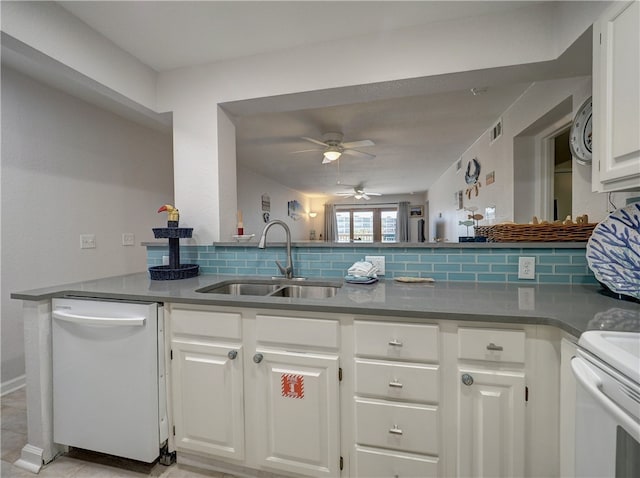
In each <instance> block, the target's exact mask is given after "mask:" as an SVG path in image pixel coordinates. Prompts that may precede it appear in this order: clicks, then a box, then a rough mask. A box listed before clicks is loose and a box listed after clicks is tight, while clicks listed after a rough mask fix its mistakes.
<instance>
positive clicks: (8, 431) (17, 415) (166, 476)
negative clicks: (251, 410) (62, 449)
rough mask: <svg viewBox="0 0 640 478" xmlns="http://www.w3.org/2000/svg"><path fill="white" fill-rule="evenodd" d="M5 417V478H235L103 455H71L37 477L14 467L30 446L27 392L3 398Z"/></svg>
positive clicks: (2, 473)
mask: <svg viewBox="0 0 640 478" xmlns="http://www.w3.org/2000/svg"><path fill="white" fill-rule="evenodd" d="M0 403H1V404H2V415H1V418H0V423H1V430H0V433H1V434H2V468H1V469H0V477H2V478H14V477H15V478H36V477H47V478H49V477H54V478H114V477H124V478H129V477H138V478H142V477H145V476H151V477H157V478H204V477H208V478H211V477H214V478H233V477H232V476H231V475H226V474H223V473H215V472H207V471H203V470H196V469H194V468H191V467H188V466H184V465H179V464H174V465H172V466H169V467H167V466H163V465H160V464H156V465H149V466H146V465H144V464H138V463H130V462H128V460H120V459H117V458H116V459H114V458H113V457H105V456H104V455H92V454H90V453H82V452H78V451H72V452H71V453H69V454H67V455H64V456H61V457H59V458H57V459H56V460H54V461H53V462H51V463H49V464H48V465H46V466H45V467H44V468H43V469H42V470H40V473H39V474H38V475H34V474H32V473H30V472H28V471H25V470H22V469H21V468H17V467H15V466H13V462H14V461H16V460H17V459H18V458H20V451H21V450H22V447H23V446H24V445H25V444H26V443H27V405H26V394H25V389H24V388H22V389H20V390H17V391H15V392H11V393H8V394H6V395H4V396H3V397H1V398H0Z"/></svg>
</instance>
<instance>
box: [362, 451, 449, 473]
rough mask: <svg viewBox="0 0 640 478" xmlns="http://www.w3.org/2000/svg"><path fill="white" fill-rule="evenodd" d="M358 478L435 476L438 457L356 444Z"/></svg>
mask: <svg viewBox="0 0 640 478" xmlns="http://www.w3.org/2000/svg"><path fill="white" fill-rule="evenodd" d="M355 460H356V466H355V469H356V476H357V477H358V478H378V477H379V478H392V477H398V478H431V477H433V478H436V477H438V476H440V474H439V473H438V458H437V457H427V456H418V455H411V454H409V453H402V452H396V451H391V450H375V449H372V448H364V447H359V446H356V455H355Z"/></svg>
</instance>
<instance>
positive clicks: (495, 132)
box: [489, 118, 502, 144]
mask: <svg viewBox="0 0 640 478" xmlns="http://www.w3.org/2000/svg"><path fill="white" fill-rule="evenodd" d="M500 136H502V118H500V119H499V120H498V122H497V123H496V124H494V125H493V127H492V128H491V139H490V140H489V144H491V143H493V142H494V141H495V140H497V139H498V138H499V137H500Z"/></svg>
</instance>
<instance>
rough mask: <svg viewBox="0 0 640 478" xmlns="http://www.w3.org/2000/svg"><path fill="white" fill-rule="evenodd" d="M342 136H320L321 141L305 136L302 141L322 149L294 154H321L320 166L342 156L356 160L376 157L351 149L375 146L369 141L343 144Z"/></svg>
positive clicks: (334, 133)
mask: <svg viewBox="0 0 640 478" xmlns="http://www.w3.org/2000/svg"><path fill="white" fill-rule="evenodd" d="M343 137H344V135H343V134H342V133H337V132H330V133H325V134H323V135H322V140H318V139H314V138H309V137H307V136H302V139H304V140H305V141H309V142H311V143H314V144H317V145H320V146H323V148H322V149H303V150H302V151H294V153H307V152H310V151H317V152H322V153H323V155H324V159H323V160H322V164H327V163H330V162H332V161H335V160H336V159H338V158H340V156H342V155H343V154H347V155H349V156H355V157H357V158H364V159H373V158H375V157H376V155H375V154H370V153H365V152H363V151H357V150H355V149H353V148H362V147H365V146H375V143H374V142H373V141H371V140H370V139H363V140H360V141H350V142H348V143H343V142H342V139H343Z"/></svg>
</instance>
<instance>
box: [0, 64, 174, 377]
mask: <svg viewBox="0 0 640 478" xmlns="http://www.w3.org/2000/svg"><path fill="white" fill-rule="evenodd" d="M1 105H2V190H1V193H2V211H1V212H2V254H1V255H2V273H1V274H2V283H1V284H2V289H1V293H2V315H1V326H2V371H1V373H2V379H1V380H2V382H3V383H4V382H6V381H8V380H10V379H14V378H16V377H19V376H20V375H22V374H23V373H24V350H23V335H22V309H21V307H22V303H21V301H19V300H13V299H10V294H11V293H12V292H18V291H20V290H26V289H33V288H38V287H45V286H49V285H55V284H62V283H65V282H75V281H79V280H86V279H94V278H98V277H106V276H111V275H118V274H125V273H131V272H140V271H144V270H145V269H146V248H145V247H142V246H141V245H140V243H141V242H142V241H151V240H154V239H153V232H152V231H151V228H152V227H157V226H159V225H162V224H164V223H165V221H166V216H165V215H163V214H162V215H161V214H157V213H156V211H157V210H158V208H159V207H160V206H161V205H163V204H166V203H172V202H173V170H172V162H171V161H172V144H171V135H170V134H167V133H159V132H158V131H156V130H151V129H148V128H145V127H142V126H140V125H138V124H135V123H132V122H130V121H128V120H124V119H122V118H121V117H119V116H116V115H114V114H112V113H108V112H105V111H103V110H100V109H98V108H96V107H94V106H92V105H89V104H88V103H85V102H83V101H81V100H78V99H76V98H74V97H71V96H68V95H66V94H64V93H62V92H59V91H57V90H54V89H52V88H49V87H47V86H44V85H42V84H40V83H38V82H35V81H33V80H31V79H30V78H28V77H26V76H24V75H21V74H19V73H17V72H15V71H13V70H10V69H6V68H3V69H2V103H1ZM123 232H132V233H134V234H135V239H136V241H135V242H136V245H135V246H128V247H124V246H122V245H121V240H122V233H123ZM82 233H92V234H95V236H96V245H97V247H96V248H95V249H84V250H81V249H80V239H79V236H80V234H82Z"/></svg>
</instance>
